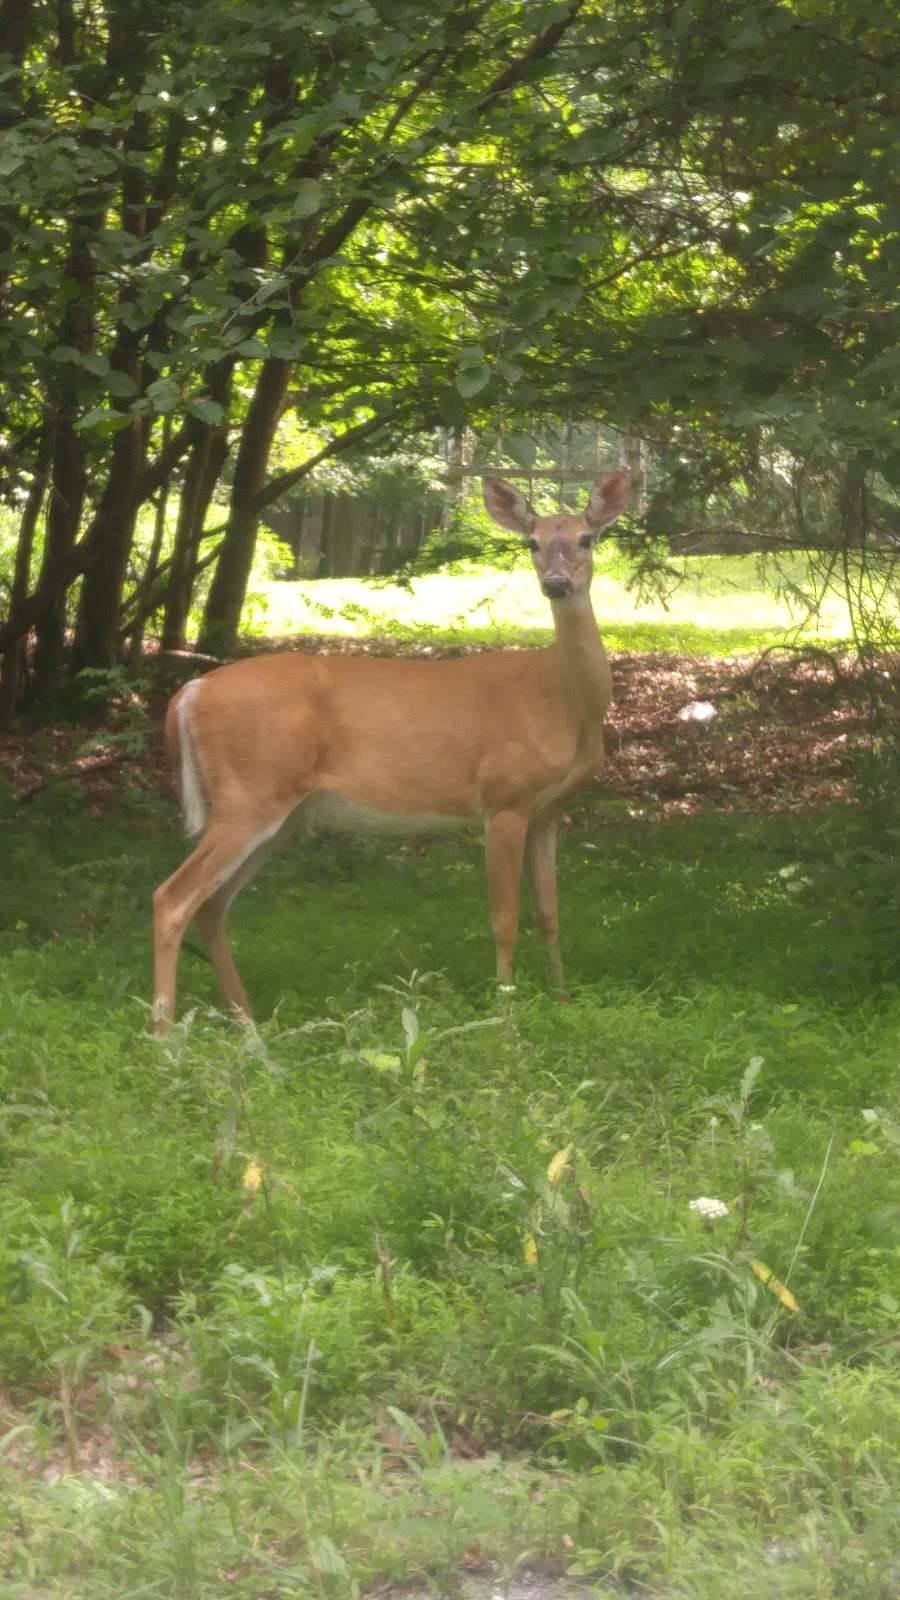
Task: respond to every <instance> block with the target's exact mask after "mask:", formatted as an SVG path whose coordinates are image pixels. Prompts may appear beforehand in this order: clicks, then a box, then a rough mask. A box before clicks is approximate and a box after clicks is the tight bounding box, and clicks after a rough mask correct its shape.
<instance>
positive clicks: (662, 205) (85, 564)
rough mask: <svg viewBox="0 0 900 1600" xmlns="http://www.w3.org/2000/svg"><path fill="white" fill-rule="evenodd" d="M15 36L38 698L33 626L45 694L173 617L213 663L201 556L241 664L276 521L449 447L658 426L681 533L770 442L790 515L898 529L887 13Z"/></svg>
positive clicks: (67, 10) (22, 8) (178, 638)
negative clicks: (280, 503) (373, 452)
mask: <svg viewBox="0 0 900 1600" xmlns="http://www.w3.org/2000/svg"><path fill="white" fill-rule="evenodd" d="M0 44H2V45H3V48H4V50H5V54H4V55H3V56H2V57H0V135H2V150H0V182H2V188H0V306H2V318H0V354H2V365H0V372H2V379H0V383H2V394H3V399H2V413H0V452H2V454H0V470H2V488H3V492H4V496H5V499H6V503H7V505H8V507H9V516H10V518H11V519H12V520H11V521H10V522H9V523H8V524H7V526H8V527H9V528H10V529H11V533H10V535H9V537H8V541H7V542H8V547H9V556H8V560H7V563H6V565H5V566H4V567H3V568H2V569H0V576H2V578H3V580H4V584H5V593H3V594H2V596H0V600H2V604H3V608H4V612H5V620H4V621H2V622H0V650H4V651H5V652H6V657H5V669H4V670H5V679H4V682H5V685H6V691H5V702H4V703H5V705H6V707H7V713H8V709H9V707H10V706H11V704H12V700H13V698H14V695H15V685H16V680H17V676H18V673H19V671H20V669H21V666H22V663H23V661H24V659H25V658H24V652H23V643H24V641H25V640H26V639H27V638H28V637H29V636H33V638H34V650H33V676H34V682H35V684H36V686H37V687H38V688H39V689H41V688H42V689H44V690H52V689H53V688H54V687H55V686H57V685H58V684H59V683H60V682H61V680H62V679H63V677H64V676H65V674H66V673H67V672H69V671H72V670H75V671H77V670H79V669H80V668H83V667H86V666H90V667H108V666H111V665H112V664H113V663H114V662H115V661H116V659H117V658H118V655H119V652H120V650H121V648H122V640H123V637H124V634H125V632H126V631H127V626H128V625H129V622H131V623H134V622H135V618H136V617H137V616H138V615H139V613H140V611H141V608H142V606H143V607H144V609H146V607H147V605H148V604H153V605H156V604H159V603H162V604H163V605H164V612H165V615H164V620H163V637H164V639H165V641H166V642H167V643H168V644H169V645H175V646H177V645H180V644H183V643H184V640H185V632H186V627H187V618H188V611H189V607H190V602H191V596H192V593H193V592H194V588H195V585H196V581H197V577H198V574H199V572H200V571H201V570H202V568H203V567H204V564H206V563H210V562H211V563H212V565H213V570H212V582H211V584H210V587H209V593H208V597H207V600H206V607H205V614H204V619H203V624H202V628H201V633H200V648H201V649H204V650H207V651H210V652H213V653H220V652H223V651H228V650H230V649H231V648H233V645H234V641H235V637H236V634H237V630H238V627H239V621H240V613H241V606H242V602H243V598H244V593H245V588H246V583H247V578H248V575H249V571H250V566H251V562H252V558H253V550H254V543H255V539H256V532H257V527H258V523H259V517H260V513H261V511H262V510H264V509H265V507H266V506H267V505H271V504H272V503H274V501H275V500H276V499H277V498H278V497H279V496H281V495H282V494H284V493H285V492H286V490H287V489H289V488H290V487H291V486H292V485H294V484H296V483H298V482H299V481H301V480H302V479H303V478H304V477H305V476H306V475H308V474H309V473H310V472H311V471H312V470H313V468H314V466H315V465H316V464H317V462H319V461H321V460H323V459H327V458H328V457H331V456H335V455H338V454H341V453H342V452H347V451H352V450H354V449H360V448H362V447H363V446H366V447H371V448H375V447H377V449H378V450H379V451H380V452H382V453H384V452H385V451H386V450H389V449H390V448H391V447H392V445H395V444H398V443H400V442H401V441H405V440H408V439H409V437H410V436H411V435H412V434H415V433H416V432H418V431H421V430H425V429H433V428H434V427H436V426H444V427H449V428H458V427H461V426H462V425H464V424H466V423H468V424H470V425H474V426H476V427H477V428H481V429H482V430H485V431H486V432H489V431H490V430H491V429H496V428H497V427H498V426H499V425H501V424H502V427H503V429H504V433H505V437H506V439H507V441H508V448H510V449H511V451H512V453H513V455H515V454H516V453H517V452H518V454H519V456H520V458H521V460H522V461H525V462H527V459H528V455H529V450H530V448H531V447H530V445H529V426H530V424H531V423H532V422H533V421H534V420H535V419H539V418H541V417H545V416H565V417H573V418H585V419H586V418H592V419H598V420H601V421H604V422H606V423H611V424H613V425H614V426H618V427H621V428H623V429H626V430H630V431H633V432H635V433H637V434H640V435H642V436H644V437H647V438H650V439H653V440H655V441H656V443H657V446H658V448H659V451H660V459H661V460H662V461H663V462H664V464H665V472H664V475H663V479H662V481H661V483H660V485H659V492H658V494H657V496H656V498H655V501H654V502H652V503H651V506H650V509H649V516H648V525H649V527H650V530H651V532H652V531H653V530H654V529H656V530H658V529H659V527H660V526H662V525H663V524H664V523H665V522H666V520H667V519H668V520H671V519H672V518H675V519H676V520H677V518H678V516H680V515H685V514H687V515H695V514H697V515H699V514H702V509H703V505H704V503H705V501H706V499H707V498H708V496H709V495H710V494H711V493H715V492H722V491H724V490H726V489H727V490H729V491H732V492H733V491H734V488H735V485H738V487H740V485H741V484H746V483H747V482H748V481H749V479H750V478H752V475H753V473H754V471H755V470H756V469H757V468H758V465H759V460H760V452H761V451H763V452H764V451H769V452H770V453H771V451H772V450H773V449H776V450H777V451H779V452H780V453H781V457H782V459H783V461H784V462H786V463H789V464H790V467H789V470H788V468H787V467H786V468H785V470H784V472H783V474H782V476H783V477H784V480H785V484H786V490H785V493H786V497H787V500H788V501H789V507H788V509H789V511H790V514H791V515H794V514H795V513H796V509H797V506H798V505H799V506H800V508H801V512H805V513H806V514H807V515H811V514H812V512H811V510H810V507H812V506H813V505H814V504H818V503H819V501H820V500H821V499H822V495H823V494H825V496H826V499H827V498H828V495H829V494H830V493H831V491H832V490H833V495H832V498H831V499H830V500H829V501H828V504H829V506H830V507H831V508H832V511H834V508H835V507H836V508H837V511H836V513H835V514H837V515H838V516H839V517H840V518H844V519H845V521H846V522H847V524H848V525H851V524H852V526H853V528H856V529H858V527H859V525H860V524H861V522H866V525H867V526H868V523H869V521H871V520H872V519H873V518H874V523H873V525H874V526H876V527H877V528H878V529H880V530H881V531H883V532H884V531H887V532H888V533H890V530H891V524H892V519H893V517H894V506H895V494H894V491H895V490H896V489H898V488H900V423H898V420H897V414H896V404H895V391H896V386H897V382H896V380H897V374H898V370H900V366H898V363H900V357H898V355H897V349H898V333H900V311H898V305H897V299H896V281H897V268H898V255H900V250H898V221H900V201H898V195H897V180H896V148H897V134H898V129H900V106H898V98H897V96H898V91H897V84H898V82H900V74H898V67H900V30H898V27H897V22H896V16H895V12H894V9H893V7H891V6H889V5H888V4H886V3H878V0H876V3H874V4H868V3H867V4H866V5H862V4H861V3H860V0H851V3H850V4H841V5H838V4H837V3H835V0H793V3H782V0H759V3H756V0H754V3H745V4H741V5H738V6H735V5H733V4H726V3H724V0H698V3H697V0H683V3H682V4H674V3H669V0H657V3H652V0H651V3H646V4H644V3H638V4H629V5H627V6H625V5H621V4H618V3H617V0H553V3H547V4H531V5H527V6H526V5H510V4H507V3H505V0H494V3H491V0H481V3H479V0H471V3H459V0H425V3H424V4H423V3H422V0H416V3H415V4H412V3H409V0H287V3H284V0H282V3H281V4H279V5H277V6H276V5H274V4H272V3H271V0H216V3H215V4H209V3H201V4H186V3H184V0H163V3H162V4H159V5H156V6H154V7H153V9H152V12H149V11H148V10H147V8H146V7H141V6H138V5H137V4H135V3H134V0H105V3H100V4H91V5H90V6H88V5H87V4H85V3H83V0H60V3H59V5H58V6H55V7H53V8H50V7H46V6H44V5H40V4H36V3H29V0H2V4H0ZM288 412H293V413H294V414H295V415H296V418H297V422H298V423H299V426H300V430H301V433H302V437H303V438H304V440H305V441H307V444H308V449H305V450H304V451H303V452H301V455H302V459H299V460H294V461H293V462H292V464H291V465H289V466H287V467H281V468H273V467H272V465H271V459H272V447H273V442H274V441H275V439H276V436H277V432H278V428H279V423H280V422H281V420H282V419H283V418H284V417H285V415H286V414H287V413H288ZM823 486H824V487H823ZM169 491H171V493H172V495H173V496H177V508H178V509H177V521H176V527H175V531H174V536H173V538H172V540H171V541H170V542H169V543H166V540H165V537H164V528H163V521H164V519H162V518H159V519H158V523H159V529H158V536H155V537H154V539H153V540H152V542H151V544H150V546H149V548H147V547H146V544H141V542H140V541H139V540H136V527H137V521H138V516H139V513H140V511H141V508H142V507H143V506H145V505H147V504H148V503H150V502H154V503H158V502H159V500H160V497H164V496H165V495H166V494H167V493H168V492H169ZM798 496H799V498H798ZM810 497H812V498H810ZM217 507H218V509H217ZM211 528H215V529H216V530H217V534H216V538H215V539H212V538H210V530H211ZM148 597H149V600H148Z"/></svg>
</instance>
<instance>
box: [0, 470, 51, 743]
mask: <svg viewBox="0 0 900 1600" xmlns="http://www.w3.org/2000/svg"><path fill="white" fill-rule="evenodd" d="M47 471H48V461H47V452H46V450H45V448H44V446H43V445H42V447H41V451H40V454H39V455H38V459H37V462H36V464H35V469H34V477H33V478H32V480H31V488H30V489H29V491H28V496H27V499H26V501H25V507H24V510H23V512H22V521H21V524H20V526H19V538H18V541H17V543H16V563H15V569H14V571H13V581H12V590H11V593H10V611H13V610H15V608H16V606H17V605H20V604H21V603H22V601H23V600H24V599H25V596H26V595H27V593H28V583H29V577H30V574H31V552H32V550H33V548H34V534H35V529H36V528H37V521H38V517H39V516H40V512H41V506H42V505H43V501H44V492H45V490H46V488H47ZM24 653H25V641H24V639H16V640H15V641H14V642H13V643H12V644H11V645H10V646H9V649H8V650H7V651H6V653H5V655H3V656H2V657H0V733H8V732H9V729H10V725H11V723H12V719H13V715H14V713H15V709H16V699H17V697H18V691H19V678H20V673H21V668H22V662H23V657H24Z"/></svg>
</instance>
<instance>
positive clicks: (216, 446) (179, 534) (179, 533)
mask: <svg viewBox="0 0 900 1600" xmlns="http://www.w3.org/2000/svg"><path fill="white" fill-rule="evenodd" d="M227 456H228V436H227V433H226V430H225V429H224V428H216V429H213V428H209V429H207V430H206V432H205V434H204V437H203V438H202V439H198V441H197V443H196V445H195V446H194V449H193V451H192V453H191V458H190V460H189V462H188V465H187V470H186V472H185V475H184V483H183V485H182V490H181V500H180V503H179V506H178V522H177V524H176V528H175V545H174V548H173V550H172V563H171V567H170V577H169V585H168V589H167V591H166V604H165V612H164V616H163V629H162V647H163V649H164V650H183V649H184V648H185V646H186V644H187V624H188V615H189V612H190V609H191V596H192V594H193V589H194V581H195V579H196V576H197V558H198V554H199V550H200V541H201V539H202V537H203V527H204V523H205V522H206V516H207V512H208V511H209V506H210V501H211V500H212V497H213V493H214V491H215V487H216V484H217V483H218V481H219V477H220V475H221V472H222V468H223V466H224V465H225V460H226V458H227Z"/></svg>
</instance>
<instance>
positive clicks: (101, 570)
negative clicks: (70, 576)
mask: <svg viewBox="0 0 900 1600" xmlns="http://www.w3.org/2000/svg"><path fill="white" fill-rule="evenodd" d="M143 455H144V427H143V424H142V421H141V419H140V418H139V417H135V418H133V420H132V421H131V422H130V423H129V424H128V427H127V428H123V429H122V431H121V433H117V434H116V437H115V441H114V443H113V457H112V462H111V464H110V469H109V477H108V478H107V480H106V486H105V488H104V490H103V498H102V500H101V502H100V507H99V513H98V516H99V520H100V523H101V525H102V534H100V533H99V532H98V540H99V545H100V548H99V552H98V555H97V559H96V561H94V562H93V563H92V564H91V566H90V568H89V569H88V571H87V573H86V574H85V578H84V582H83V584H82V586H81V597H80V600H79V606H78V625H77V629H76V635H75V648H74V650H73V652H72V668H73V671H75V672H81V671H83V670H84V668H85V667H103V668H109V667H113V666H115V664H116V661H117V660H118V655H119V631H120V629H119V623H120V618H121V611H122V592H123V590H124V587H125V578H126V574H127V572H128V556H129V552H130V550H131V544H132V540H133V538H134V524H135V519H136V517H137V511H138V500H137V492H136V488H137V478H138V474H139V472H140V470H141V464H142V461H143Z"/></svg>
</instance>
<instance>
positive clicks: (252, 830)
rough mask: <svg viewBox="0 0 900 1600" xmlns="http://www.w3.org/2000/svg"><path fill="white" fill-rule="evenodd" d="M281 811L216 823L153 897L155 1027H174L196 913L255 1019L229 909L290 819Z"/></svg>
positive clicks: (239, 1006)
mask: <svg viewBox="0 0 900 1600" xmlns="http://www.w3.org/2000/svg"><path fill="white" fill-rule="evenodd" d="M284 820H285V819H284V812H283V810H280V811H279V812H278V813H277V814H272V815H270V816H269V817H268V818H260V816H259V815H257V816H255V817H254V818H253V821H252V823H251V822H246V821H240V820H237V819H220V820H213V821H211V822H210V825H209V827H208V828H207V830H206V833H205V834H204V835H203V838H202V839H201V840H200V843H199V844H198V846H197V848H196V850H194V851H193V852H192V854H191V855H189V856H188V858H187V860H186V861H184V862H183V863H182V865H181V866H180V867H179V868H178V870H177V871H176V872H173V873H172V876H171V877H170V878H167V879H166V881H165V883H162V884H160V886H159V888H158V889H157V890H156V893H155V894H154V896H153V948H154V987H153V1025H154V1028H155V1029H156V1031H157V1033H165V1032H167V1031H168V1029H169V1027H170V1026H171V1023H172V1022H173V1020H174V1017H175V986H176V970H177V966H178V953H179V950H180V949H181V942H182V940H183V938H184V934H185V930H186V929H187V926H188V923H189V922H190V921H191V918H192V917H196V918H197V924H198V927H199V929H200V933H201V937H202V938H203V942H204V944H205V946H206V949H207V952H208V954H209V958H210V961H211V962H212V965H213V967H214V969H215V972H216V975H217V977H218V979H219V982H220V984H221V985H222V989H223V992H224V995H225V999H226V1001H227V1002H228V1004H229V1006H230V1007H231V1009H232V1011H234V1012H235V1013H236V1014H237V1015H242V1016H243V1017H245V1018H247V1019H248V1020H249V1017H250V1010H249V1006H248V1003H247V996H246V994H245V992H244V987H243V984H242V983H241V980H240V977H239V976H238V971H237V968H236V967H235V965H234V961H233V959H232V956H231V952H230V951H229V949H228V944H227V941H226V938H225V928H224V918H225V912H226V911H227V909H228V906H229V905H230V904H231V901H232V900H233V899H234V896H235V895H236V894H237V892H238V890H239V889H241V888H242V887H243V885H244V884H245V883H246V882H247V881H248V880H249V879H250V878H251V877H252V876H253V874H254V872H256V870H257V868H258V867H259V866H260V865H261V864H262V862H263V861H264V860H265V858H266V856H267V855H268V853H269V851H270V850H271V849H272V848H273V847H274V845H275V843H276V840H277V835H278V833H279V832H280V830H281V826H282V824H283V822H284Z"/></svg>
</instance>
